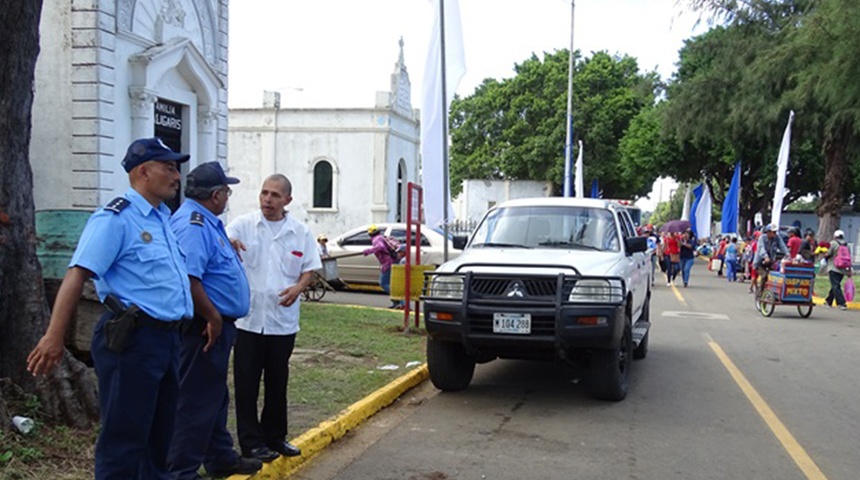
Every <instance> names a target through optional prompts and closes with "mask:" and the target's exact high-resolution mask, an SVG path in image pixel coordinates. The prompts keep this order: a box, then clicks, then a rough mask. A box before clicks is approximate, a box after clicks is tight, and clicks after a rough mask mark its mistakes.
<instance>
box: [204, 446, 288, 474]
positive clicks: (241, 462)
mask: <svg viewBox="0 0 860 480" xmlns="http://www.w3.org/2000/svg"><path fill="white" fill-rule="evenodd" d="M263 448H264V449H266V450H269V449H268V448H266V447H263ZM269 451H270V452H271V453H272V454H275V452H272V451H271V450H269ZM277 457H278V456H277V454H275V457H274V458H277ZM261 468H263V461H262V459H260V458H245V457H237V458H236V463H234V464H233V465H227V466H224V467H219V468H216V469H213V470H211V471H210V470H207V471H206V473H208V474H209V476H210V477H229V476H230V475H236V474H239V475H250V474H252V473H255V472H256V471H257V470H259V469H261Z"/></svg>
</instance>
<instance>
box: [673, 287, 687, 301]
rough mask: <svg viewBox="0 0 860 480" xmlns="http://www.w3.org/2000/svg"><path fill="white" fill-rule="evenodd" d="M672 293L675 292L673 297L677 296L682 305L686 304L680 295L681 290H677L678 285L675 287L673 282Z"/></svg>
mask: <svg viewBox="0 0 860 480" xmlns="http://www.w3.org/2000/svg"><path fill="white" fill-rule="evenodd" d="M672 293H674V294H675V298H677V299H678V301H679V302H681V303H683V304H684V306H687V301H686V300H684V296H683V295H681V291H680V290H678V287H676V286H675V284H674V283H673V284H672Z"/></svg>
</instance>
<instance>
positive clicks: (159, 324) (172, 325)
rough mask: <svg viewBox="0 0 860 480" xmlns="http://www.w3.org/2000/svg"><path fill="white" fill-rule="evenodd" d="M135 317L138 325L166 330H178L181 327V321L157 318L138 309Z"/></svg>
mask: <svg viewBox="0 0 860 480" xmlns="http://www.w3.org/2000/svg"><path fill="white" fill-rule="evenodd" d="M136 317H137V318H135V320H136V323H137V325H138V326H144V327H150V328H155V329H158V330H167V331H171V332H172V331H179V329H181V328H182V323H183V322H182V321H175V320H174V321H165V320H159V319H157V318H152V317H150V316H149V315H147V314H146V313H143V310H141V311H138V312H137V315H136Z"/></svg>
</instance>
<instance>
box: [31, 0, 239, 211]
mask: <svg viewBox="0 0 860 480" xmlns="http://www.w3.org/2000/svg"><path fill="white" fill-rule="evenodd" d="M227 3H228V0H56V1H51V2H45V3H44V6H43V10H42V21H41V25H40V35H41V52H40V54H39V59H38V62H37V64H36V89H35V90H36V95H35V104H34V107H33V138H32V140H31V146H30V161H31V164H32V166H33V175H34V197H35V204H36V209H37V210H45V209H69V208H71V209H84V210H92V209H95V208H96V207H98V206H100V205H102V204H104V203H106V202H108V201H110V200H111V199H112V198H114V197H116V196H118V195H121V194H122V193H123V192H125V190H126V189H127V188H128V176H127V174H126V173H125V171H124V170H123V168H122V166H121V165H120V162H121V161H122V158H123V156H124V155H125V151H126V149H127V147H128V145H129V144H130V143H131V142H132V141H133V140H134V139H136V138H141V137H152V136H159V137H162V138H163V140H164V142H165V143H166V144H168V145H169V146H170V147H171V148H173V149H174V150H177V151H181V152H184V153H190V154H191V161H190V162H188V163H187V164H185V165H183V167H182V171H183V182H184V176H185V175H184V174H185V173H187V172H188V170H190V169H191V168H194V166H195V165H197V164H199V163H202V162H206V161H211V160H219V161H221V162H222V163H225V162H226V159H227V31H228V30H227V17H228V11H227ZM178 201H179V199H178V198H177V199H176V201H175V202H173V204H174V206H175V205H178Z"/></svg>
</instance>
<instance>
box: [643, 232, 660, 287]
mask: <svg viewBox="0 0 860 480" xmlns="http://www.w3.org/2000/svg"><path fill="white" fill-rule="evenodd" d="M645 235H647V236H648V250H649V251H650V252H651V286H654V282H655V279H656V276H655V275H656V274H657V262H658V261H659V260H660V237H658V236H657V234H656V233H654V227H653V226H652V225H651V224H648V225H647V226H646V227H645Z"/></svg>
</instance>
